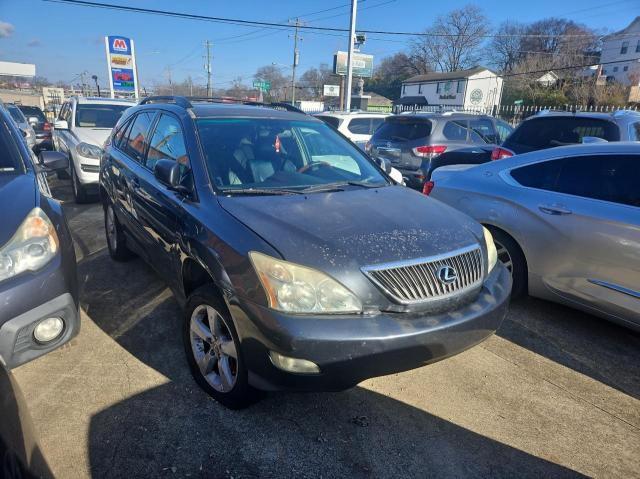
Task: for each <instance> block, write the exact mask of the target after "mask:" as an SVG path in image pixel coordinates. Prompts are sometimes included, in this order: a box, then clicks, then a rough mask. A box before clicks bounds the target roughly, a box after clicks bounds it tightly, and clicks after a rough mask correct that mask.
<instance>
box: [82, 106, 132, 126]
mask: <svg viewBox="0 0 640 479" xmlns="http://www.w3.org/2000/svg"><path fill="white" fill-rule="evenodd" d="M131 106H132V105H89V104H79V105H77V106H76V126H78V127H82V128H113V127H114V126H116V123H118V120H119V119H120V117H121V116H122V113H123V112H124V111H125V110H126V109H127V108H130V107H131Z"/></svg>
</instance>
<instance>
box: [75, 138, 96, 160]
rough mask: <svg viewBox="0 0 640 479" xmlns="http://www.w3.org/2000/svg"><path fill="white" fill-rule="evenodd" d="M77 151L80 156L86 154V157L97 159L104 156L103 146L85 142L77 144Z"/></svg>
mask: <svg viewBox="0 0 640 479" xmlns="http://www.w3.org/2000/svg"><path fill="white" fill-rule="evenodd" d="M76 152H77V153H78V154H79V155H80V156H84V157H85V158H95V159H96V160H98V159H100V157H101V156H102V148H100V147H99V146H96V145H90V144H89V143H84V142H82V143H78V144H77V145H76Z"/></svg>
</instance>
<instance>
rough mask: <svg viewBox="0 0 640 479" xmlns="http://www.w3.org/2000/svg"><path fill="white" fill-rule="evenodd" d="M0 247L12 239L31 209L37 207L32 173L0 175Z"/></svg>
mask: <svg viewBox="0 0 640 479" xmlns="http://www.w3.org/2000/svg"><path fill="white" fill-rule="evenodd" d="M0 205H5V206H6V205H11V207H10V208H3V211H2V222H0V247H2V246H4V244H5V243H6V242H7V241H9V240H10V239H11V237H12V236H13V234H14V233H15V232H16V230H17V229H18V227H19V226H20V224H21V223H22V221H24V219H25V217H26V216H27V214H29V211H31V210H32V209H33V208H35V207H36V185H35V179H34V177H33V176H32V175H24V174H21V175H4V174H2V175H0Z"/></svg>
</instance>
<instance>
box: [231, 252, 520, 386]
mask: <svg viewBox="0 0 640 479" xmlns="http://www.w3.org/2000/svg"><path fill="white" fill-rule="evenodd" d="M510 292H511V276H510V274H509V272H508V271H507V270H506V269H505V268H504V267H503V266H502V265H501V264H500V263H499V264H498V265H496V267H495V269H494V270H493V271H492V273H491V275H490V276H489V277H488V278H487V279H486V280H485V283H484V285H483V287H482V290H481V291H480V293H479V295H478V297H477V298H476V300H475V301H473V302H472V303H469V304H466V305H465V306H463V307H461V308H459V309H457V310H455V311H450V312H446V313H440V314H432V315H426V314H425V313H383V312H380V313H376V314H372V315H352V316H333V317H331V316H321V317H318V316H304V317H303V316H287V315H284V314H282V313H278V312H275V311H272V310H270V309H268V308H265V307H263V306H258V305H256V304H253V303H248V302H244V301H235V302H231V303H230V305H229V306H230V311H231V314H232V316H233V317H234V320H235V324H236V327H237V329H238V335H239V337H240V341H241V349H242V354H243V359H244V361H245V362H246V365H247V367H248V369H249V380H250V382H251V384H252V385H253V386H255V387H257V388H259V389H265V390H277V389H299V390H343V389H348V388H350V387H352V386H354V385H356V384H357V383H359V382H361V381H363V380H365V379H368V378H371V377H375V376H382V375H386V374H392V373H396V372H400V371H406V370H409V369H413V368H417V367H420V366H423V365H426V364H430V363H433V362H436V361H439V360H441V359H445V358H447V357H449V356H453V355H455V354H457V353H459V352H462V351H464V350H465V349H468V348H470V347H472V346H474V345H476V344H478V343H480V342H481V341H483V340H484V339H486V338H487V337H488V336H490V335H492V334H493V333H494V332H495V331H496V329H497V328H498V326H500V323H501V322H502V320H503V319H504V317H505V315H506V313H507V309H508V303H509V296H510ZM269 351H275V352H277V353H280V354H282V355H285V356H289V357H294V358H298V359H306V360H309V361H313V362H314V363H316V364H317V365H318V366H319V367H320V373H319V374H308V375H305V374H294V373H288V372H285V371H282V370H280V369H278V368H276V367H275V366H274V365H273V364H272V362H271V360H270V358H269Z"/></svg>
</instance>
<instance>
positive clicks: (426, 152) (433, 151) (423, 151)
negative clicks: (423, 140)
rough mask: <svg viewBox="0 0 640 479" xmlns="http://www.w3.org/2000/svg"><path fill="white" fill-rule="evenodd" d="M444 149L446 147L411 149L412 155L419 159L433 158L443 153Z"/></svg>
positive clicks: (431, 146)
mask: <svg viewBox="0 0 640 479" xmlns="http://www.w3.org/2000/svg"><path fill="white" fill-rule="evenodd" d="M446 149H447V147H446V146H445V145H425V146H417V147H416V148H414V149H413V154H414V155H416V156H420V157H421V158H433V157H434V156H437V155H440V154H442V153H444V152H445V151H446Z"/></svg>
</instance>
